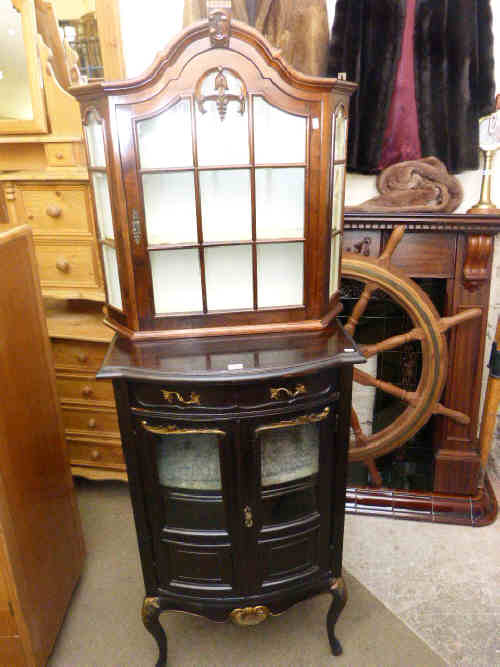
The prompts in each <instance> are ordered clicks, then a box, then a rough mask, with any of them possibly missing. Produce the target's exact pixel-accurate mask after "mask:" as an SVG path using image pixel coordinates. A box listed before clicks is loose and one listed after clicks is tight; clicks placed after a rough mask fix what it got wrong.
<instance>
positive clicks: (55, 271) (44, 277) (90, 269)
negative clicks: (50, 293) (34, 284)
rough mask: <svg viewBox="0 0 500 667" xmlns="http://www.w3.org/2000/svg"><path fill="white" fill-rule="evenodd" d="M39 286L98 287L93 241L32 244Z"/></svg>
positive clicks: (39, 241) (40, 242)
mask: <svg viewBox="0 0 500 667" xmlns="http://www.w3.org/2000/svg"><path fill="white" fill-rule="evenodd" d="M35 254H36V257H37V260H38V268H39V270H40V282H41V283H42V287H80V288H85V287H87V288H94V289H95V288H98V287H100V286H101V277H100V269H99V262H98V258H97V248H96V247H95V246H94V245H93V244H92V241H88V242H87V241H82V240H73V241H66V242H64V241H61V242H60V241H50V242H49V241H42V240H41V239H40V238H38V239H37V240H36V242H35Z"/></svg>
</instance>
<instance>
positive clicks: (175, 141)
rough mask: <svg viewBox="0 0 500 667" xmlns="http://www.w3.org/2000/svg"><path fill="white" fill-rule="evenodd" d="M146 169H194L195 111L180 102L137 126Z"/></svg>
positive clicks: (143, 167)
mask: <svg viewBox="0 0 500 667" xmlns="http://www.w3.org/2000/svg"><path fill="white" fill-rule="evenodd" d="M137 140H138V144H139V157H140V162H141V168H142V169H161V168H169V167H192V166H193V143H192V133H191V108H190V101H189V100H188V99H183V100H179V101H178V102H177V103H176V104H174V105H173V106H171V107H170V108H169V109H167V110H166V111H163V112H162V113H160V114H158V115H157V116H154V117H153V118H147V119H145V120H141V121H138V123H137Z"/></svg>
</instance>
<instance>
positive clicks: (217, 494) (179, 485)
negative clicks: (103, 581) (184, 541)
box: [155, 432, 226, 530]
mask: <svg viewBox="0 0 500 667" xmlns="http://www.w3.org/2000/svg"><path fill="white" fill-rule="evenodd" d="M155 439H156V463H157V471H158V481H159V484H160V487H161V490H162V492H163V495H164V499H165V521H166V524H167V527H171V528H184V529H191V530H197V529H198V530H199V529H205V530H207V529H208V530H210V529H212V530H213V529H219V530H220V529H224V528H225V525H226V520H225V512H224V503H223V498H222V481H221V466H220V455H219V443H220V435H219V434H217V433H196V432H194V433H172V434H168V435H159V436H155Z"/></svg>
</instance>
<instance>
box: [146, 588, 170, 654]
mask: <svg viewBox="0 0 500 667" xmlns="http://www.w3.org/2000/svg"><path fill="white" fill-rule="evenodd" d="M161 611H162V610H161V605H160V600H159V598H148V597H146V598H144V603H143V605H142V622H143V623H144V626H145V627H146V630H148V632H150V633H151V634H152V635H153V637H154V638H155V639H156V643H157V644H158V649H159V656H158V662H157V663H156V667H165V665H166V664H167V635H166V634H165V631H164V630H163V628H162V626H161V624H160V621H159V617H160V614H161Z"/></svg>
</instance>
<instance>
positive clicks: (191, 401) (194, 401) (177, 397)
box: [161, 389, 200, 405]
mask: <svg viewBox="0 0 500 667" xmlns="http://www.w3.org/2000/svg"><path fill="white" fill-rule="evenodd" d="M161 393H162V394H163V398H164V399H165V400H166V401H167V403H174V402H175V401H177V402H178V403H182V404H183V405H199V404H200V396H199V394H195V392H194V391H192V392H191V394H190V396H189V398H183V397H182V396H181V394H179V392H178V391H168V390H167V389H162V391H161Z"/></svg>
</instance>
